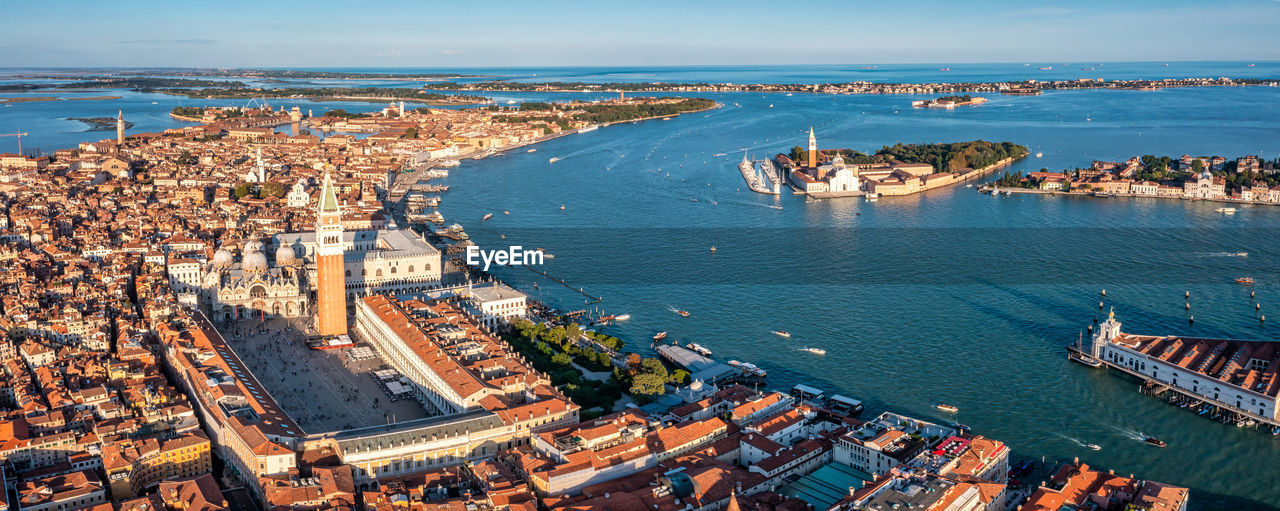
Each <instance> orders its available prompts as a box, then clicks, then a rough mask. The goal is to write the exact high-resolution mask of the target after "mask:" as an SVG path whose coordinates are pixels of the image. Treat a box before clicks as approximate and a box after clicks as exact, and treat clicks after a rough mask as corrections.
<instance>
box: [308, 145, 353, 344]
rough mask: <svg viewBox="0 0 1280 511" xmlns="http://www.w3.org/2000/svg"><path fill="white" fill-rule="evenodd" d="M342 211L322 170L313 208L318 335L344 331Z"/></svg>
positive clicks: (344, 292) (345, 302) (345, 298)
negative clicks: (319, 187)
mask: <svg viewBox="0 0 1280 511" xmlns="http://www.w3.org/2000/svg"><path fill="white" fill-rule="evenodd" d="M342 253H343V243H342V210H341V208H339V207H338V194H337V193H336V192H335V191H334V189H333V181H332V180H331V179H330V178H329V173H328V172H327V171H326V172H325V173H324V187H323V188H322V189H321V190H320V204H319V207H317V208H316V311H317V316H316V329H317V330H319V332H320V335H342V334H345V333H347V292H346V285H345V283H346V277H345V273H344V271H345V265H344V263H343V254H342Z"/></svg>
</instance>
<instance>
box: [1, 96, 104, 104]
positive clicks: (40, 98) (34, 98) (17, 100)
mask: <svg viewBox="0 0 1280 511" xmlns="http://www.w3.org/2000/svg"><path fill="white" fill-rule="evenodd" d="M121 97H123V96H88V97H82V98H76V97H58V96H32V97H16V98H0V103H36V102H40V101H94V100H112V99H120V98H121Z"/></svg>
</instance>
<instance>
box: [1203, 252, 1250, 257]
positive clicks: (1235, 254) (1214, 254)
mask: <svg viewBox="0 0 1280 511" xmlns="http://www.w3.org/2000/svg"><path fill="white" fill-rule="evenodd" d="M1199 255H1200V256H1202V257H1249V253H1248V252H1202V253H1200V254H1199Z"/></svg>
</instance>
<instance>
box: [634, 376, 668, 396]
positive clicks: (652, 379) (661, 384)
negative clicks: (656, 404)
mask: <svg viewBox="0 0 1280 511" xmlns="http://www.w3.org/2000/svg"><path fill="white" fill-rule="evenodd" d="M666 383H667V379H666V378H663V377H660V376H658V375H656V374H637V375H636V376H635V378H632V379H631V394H632V395H636V396H645V397H653V396H661V395H662V394H663V393H664V392H666Z"/></svg>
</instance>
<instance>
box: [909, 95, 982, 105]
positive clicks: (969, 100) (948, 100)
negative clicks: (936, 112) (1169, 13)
mask: <svg viewBox="0 0 1280 511" xmlns="http://www.w3.org/2000/svg"><path fill="white" fill-rule="evenodd" d="M986 102H987V98H975V97H973V96H970V95H968V94H965V95H963V96H943V97H940V98H938V99H922V100H917V101H912V102H911V106H914V107H917V108H955V107H958V106H968V105H981V104H983V103H986Z"/></svg>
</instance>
